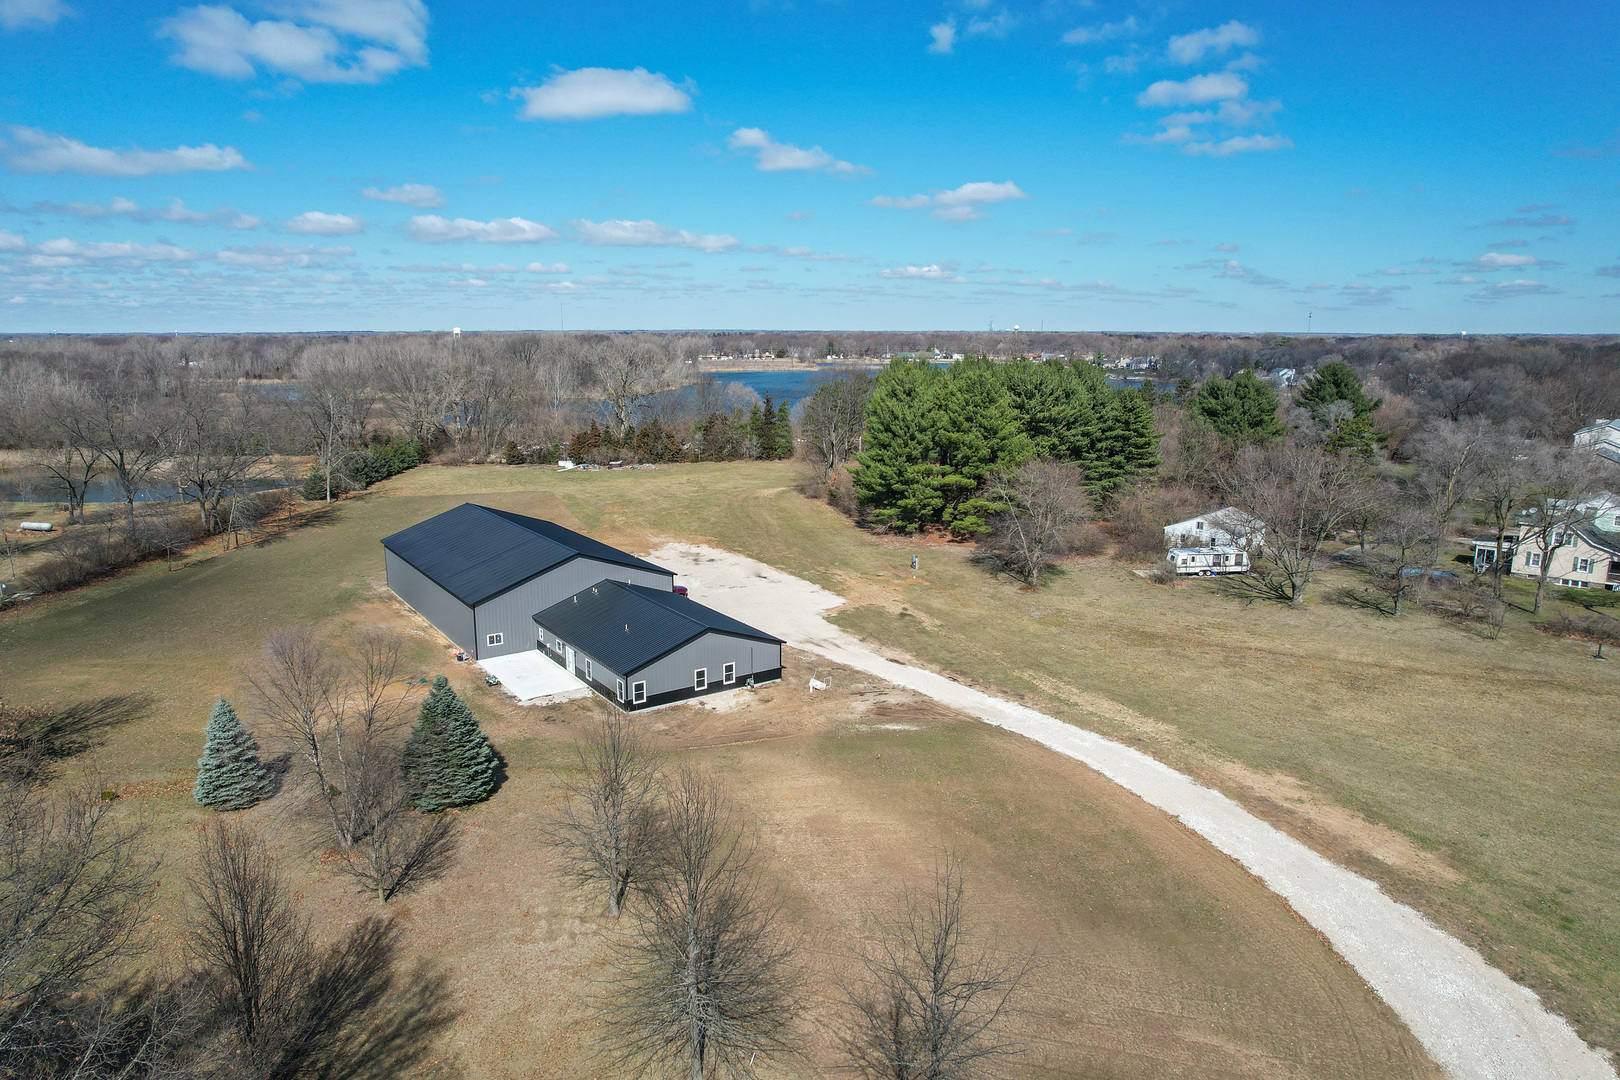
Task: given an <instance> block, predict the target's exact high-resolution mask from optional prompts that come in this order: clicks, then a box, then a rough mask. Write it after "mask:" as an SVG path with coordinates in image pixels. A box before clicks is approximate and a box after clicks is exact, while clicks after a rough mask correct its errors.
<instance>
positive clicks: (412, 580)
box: [383, 548, 477, 652]
mask: <svg viewBox="0 0 1620 1080" xmlns="http://www.w3.org/2000/svg"><path fill="white" fill-rule="evenodd" d="M383 562H384V564H385V565H386V566H387V568H388V587H389V588H390V589H392V590H394V595H396V596H398V597H399V598H400V599H401V600H403V601H405V602H406V603H407V604H409V605H410V606H411V610H412V611H414V612H416V613H417V614H418V615H420V616H422V618H424V619H426V620H427V621H428V622H430V623H432V624H433V625H434V626H436V627H438V628H439V632H440V633H442V634H443V635H444V636H445V637H447V638H449V639H450V640H451V641H453V642H455V643H456V644H457V645H459V646H461V647H462V648H463V649H465V650H467V651H468V652H473V651H474V649H473V643H474V642H475V641H477V638H476V636H475V633H474V630H473V609H472V608H470V607H468V606H467V605H466V604H463V603H462V602H461V601H460V600H457V599H456V598H455V597H453V596H451V595H450V594H449V593H447V592H445V591H444V590H443V589H441V588H439V586H437V585H435V584H434V583H433V581H432V580H431V579H430V578H429V577H428V576H427V575H426V574H424V573H422V572H421V571H420V570H418V569H417V568H416V567H414V566H412V565H411V564H410V563H408V562H406V561H405V560H404V559H402V558H400V557H399V556H398V555H395V554H394V553H393V552H392V551H389V550H388V549H387V548H384V549H383Z"/></svg>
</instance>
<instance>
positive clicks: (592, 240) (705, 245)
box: [568, 219, 741, 254]
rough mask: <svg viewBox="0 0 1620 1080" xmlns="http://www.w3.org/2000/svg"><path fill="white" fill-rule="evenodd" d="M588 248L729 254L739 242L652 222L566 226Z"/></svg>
mask: <svg viewBox="0 0 1620 1080" xmlns="http://www.w3.org/2000/svg"><path fill="white" fill-rule="evenodd" d="M568 224H569V225H570V226H571V227H572V228H573V230H574V231H575V232H577V233H579V238H580V239H581V240H582V241H584V242H585V243H587V244H590V245H591V246H592V247H681V248H691V249H692V250H694V251H705V252H708V253H710V254H714V253H716V252H721V251H729V250H731V249H732V248H734V247H736V246H737V245H738V244H739V243H741V241H739V240H738V239H737V238H736V237H735V236H724V235H720V236H710V235H706V234H703V233H695V232H688V231H687V230H685V229H672V228H670V227H669V226H668V225H660V224H658V223H657V222H656V221H645V220H643V221H624V220H614V221H585V220H583V219H576V220H574V221H570V222H569V223H568Z"/></svg>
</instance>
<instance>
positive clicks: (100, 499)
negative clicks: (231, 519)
mask: <svg viewBox="0 0 1620 1080" xmlns="http://www.w3.org/2000/svg"><path fill="white" fill-rule="evenodd" d="M282 486H283V484H282V482H281V481H279V480H270V479H261V480H250V481H249V482H248V489H249V490H250V491H268V490H270V489H271V488H277V487H282ZM64 497H65V492H64V490H63V488H62V486H61V485H60V484H59V483H57V482H56V481H55V480H53V479H52V478H51V477H50V476H49V475H47V474H46V473H45V472H43V471H41V470H39V469H0V499H9V500H11V501H13V502H58V501H60V500H62V499H63V498H64ZM179 498H181V493H180V492H179V491H177V490H176V489H175V487H174V485H173V484H153V485H151V486H149V487H145V488H142V489H141V490H140V491H138V492H136V494H135V501H136V502H168V501H171V500H175V499H179ZM84 501H85V502H87V503H118V502H123V501H124V491H123V489H122V488H120V487H119V486H118V485H117V484H115V483H113V482H112V481H111V480H110V479H108V478H107V477H104V476H103V477H98V478H96V479H95V480H92V481H90V487H89V490H88V491H87V492H86V493H85V499H84Z"/></svg>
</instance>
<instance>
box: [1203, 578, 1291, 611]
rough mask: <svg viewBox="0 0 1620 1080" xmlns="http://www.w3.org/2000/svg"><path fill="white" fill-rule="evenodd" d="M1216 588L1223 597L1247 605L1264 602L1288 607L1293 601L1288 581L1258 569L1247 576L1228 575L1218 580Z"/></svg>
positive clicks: (1216, 580)
mask: <svg viewBox="0 0 1620 1080" xmlns="http://www.w3.org/2000/svg"><path fill="white" fill-rule="evenodd" d="M1215 588H1216V591H1217V592H1218V593H1219V594H1220V595H1221V596H1224V597H1227V598H1228V599H1231V600H1241V601H1243V602H1244V603H1245V604H1253V603H1255V602H1257V601H1263V602H1266V603H1271V604H1285V605H1286V604H1288V603H1289V602H1290V601H1291V600H1292V596H1291V594H1290V592H1289V589H1288V581H1287V579H1285V578H1282V577H1281V576H1279V575H1276V574H1270V573H1267V572H1266V571H1264V570H1258V569H1257V570H1251V571H1250V572H1249V573H1247V574H1227V575H1225V576H1223V577H1219V578H1216V579H1215Z"/></svg>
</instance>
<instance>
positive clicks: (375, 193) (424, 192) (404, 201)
mask: <svg viewBox="0 0 1620 1080" xmlns="http://www.w3.org/2000/svg"><path fill="white" fill-rule="evenodd" d="M360 195H361V196H362V197H363V198H367V199H375V200H376V201H377V202H390V203H399V204H400V205H402V206H414V207H416V208H417V209H418V210H432V209H433V208H434V207H438V206H443V205H444V192H442V191H440V190H439V189H438V188H436V187H434V186H432V185H431V184H400V185H399V186H398V187H391V188H386V189H383V188H374V187H368V188H366V189H364V190H363V191H361V192H360Z"/></svg>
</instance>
